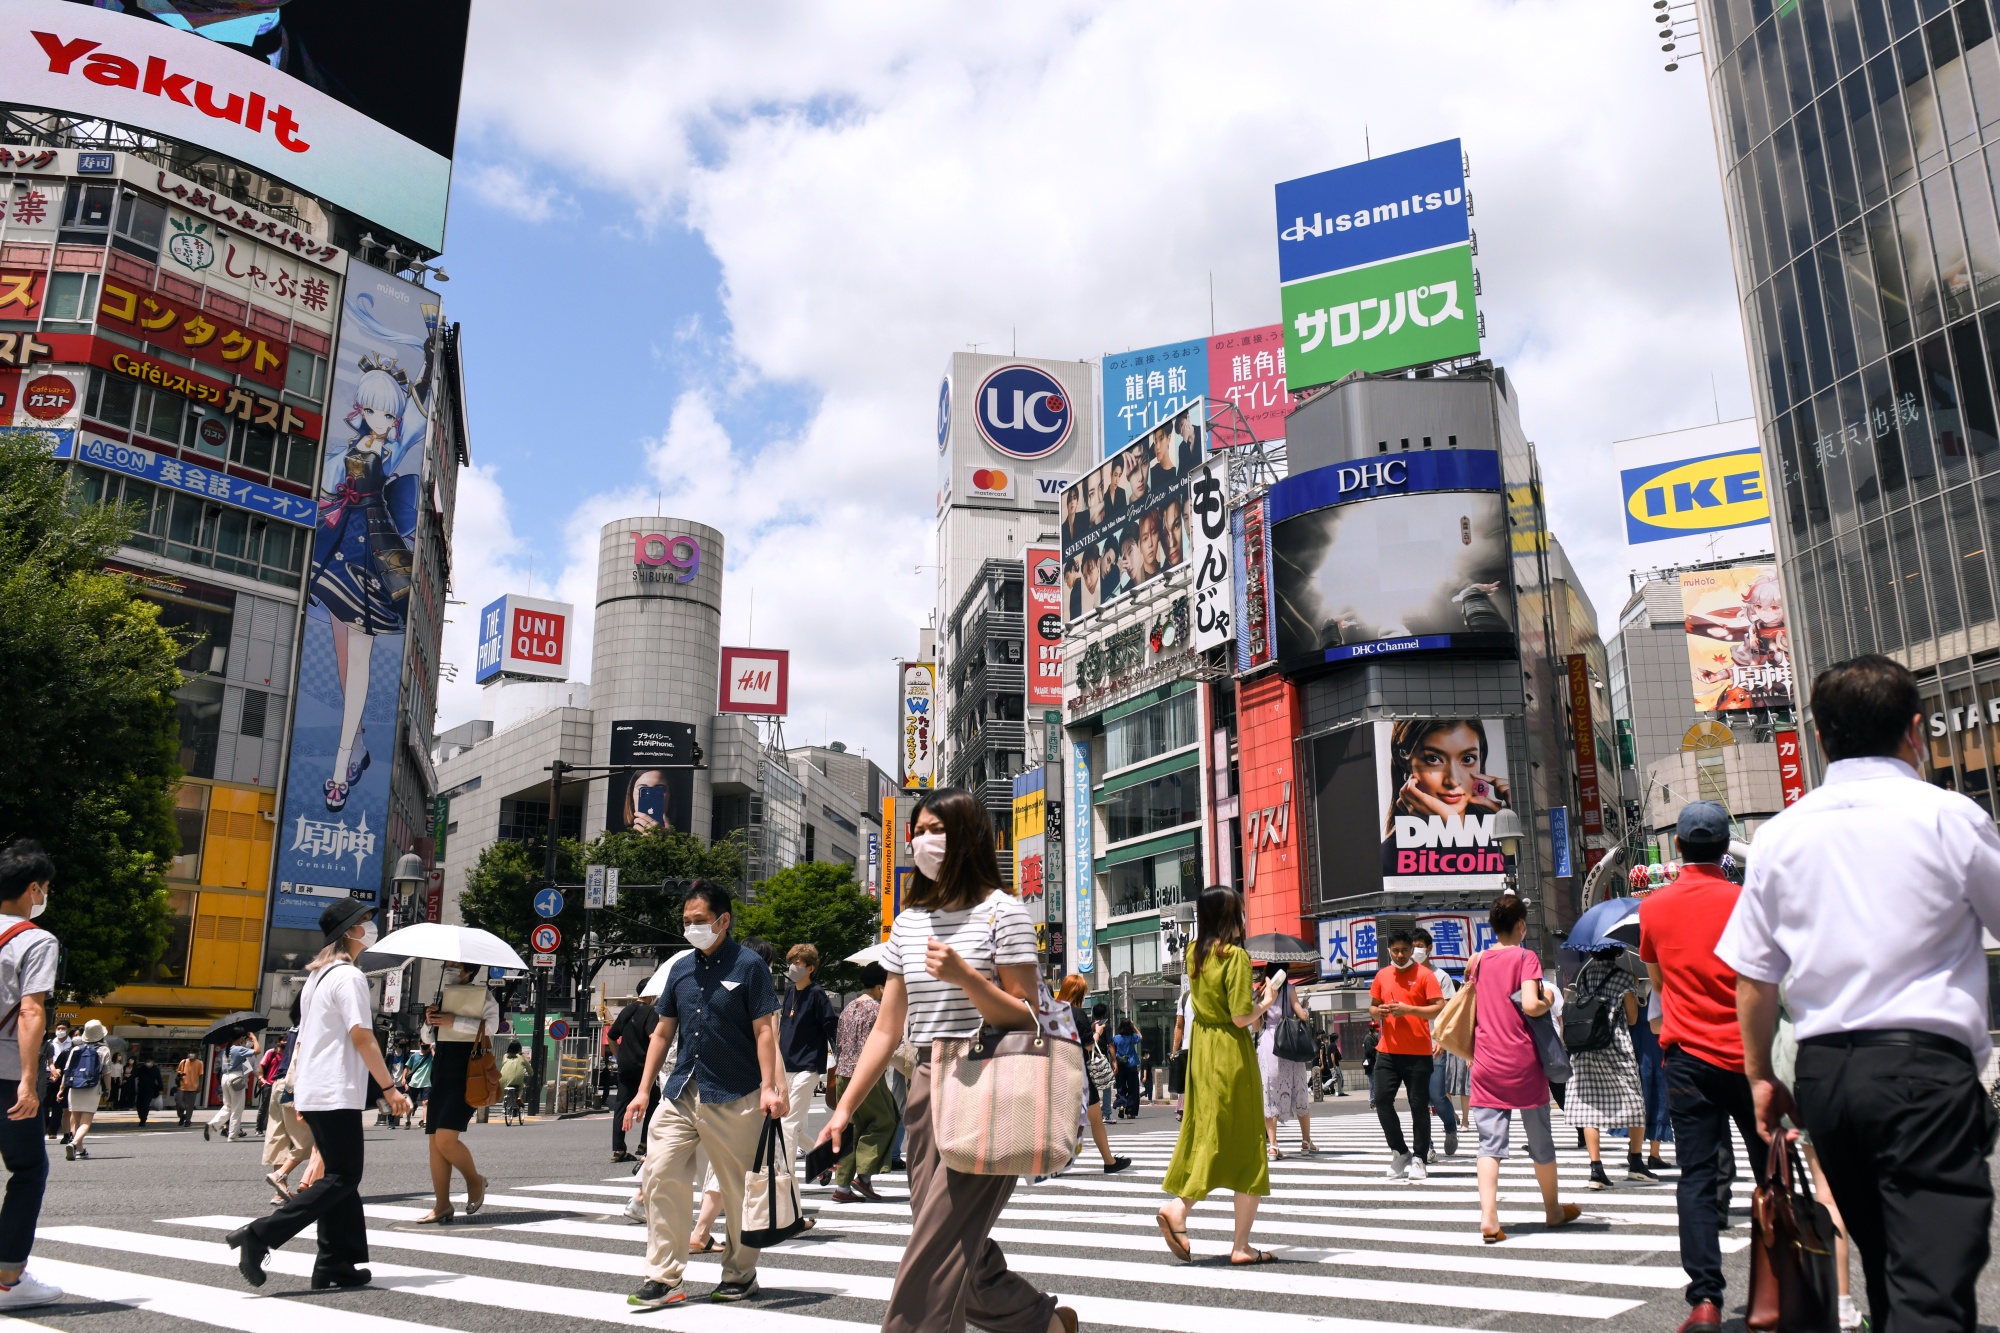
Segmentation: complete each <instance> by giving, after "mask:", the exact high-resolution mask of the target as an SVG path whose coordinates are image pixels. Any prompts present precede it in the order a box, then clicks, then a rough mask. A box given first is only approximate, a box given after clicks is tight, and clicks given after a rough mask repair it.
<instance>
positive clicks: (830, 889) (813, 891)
mask: <svg viewBox="0 0 2000 1333" xmlns="http://www.w3.org/2000/svg"><path fill="white" fill-rule="evenodd" d="M735 915H736V931H735V933H736V935H737V936H738V937H739V938H744V939H749V938H755V939H761V940H764V941H767V942H768V943H769V944H770V945H771V947H772V948H774V949H776V950H777V953H778V957H779V959H781V960H782V959H783V958H784V956H785V951H786V950H787V949H789V948H791V947H792V946H793V945H794V944H810V945H812V946H813V947H814V948H816V949H818V950H819V980H820V982H821V984H823V985H825V986H826V987H827V988H828V989H829V990H838V991H850V990H857V989H859V988H860V983H861V969H860V968H858V967H856V966H854V965H853V964H852V963H848V962H843V961H842V960H843V959H845V958H846V957H847V955H849V954H851V953H853V952H855V951H856V950H858V949H865V948H867V947H868V946H869V945H871V944H873V943H875V942H876V940H878V939H879V938H881V934H882V907H881V904H880V903H878V902H877V901H876V900H875V899H874V898H872V897H870V896H869V894H868V892H867V891H866V890H865V889H863V888H862V887H861V886H860V885H859V884H857V883H856V882H855V879H854V867H853V866H850V865H830V864H828V863H827V862H825V861H812V862H808V863H807V864H805V865H798V866H792V867H790V868H789V869H786V870H780V871H779V872H778V873H777V874H775V875H773V876H771V877H770V878H769V879H767V880H765V881H764V882H763V883H761V884H759V885H758V886H757V901H756V902H754V903H741V904H738V906H737V909H736V913H735Z"/></svg>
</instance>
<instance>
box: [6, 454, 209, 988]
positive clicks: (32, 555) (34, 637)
mask: <svg viewBox="0 0 2000 1333" xmlns="http://www.w3.org/2000/svg"><path fill="white" fill-rule="evenodd" d="M131 530H132V515H131V513H130V512H129V511H126V510H118V509H108V508H103V507H98V506H90V505H83V504H80V503H77V502H76V498H75V496H74V494H73V491H72V488H71V486H70V484H69V480H68V477H67V475H66V473H65V472H64V470H63V469H62V468H61V467H60V466H58V465H56V464H55V463H53V462H52V461H51V460H50V459H49V458H48V446H47V443H46V442H45V441H42V440H39V439H37V438H33V437H30V438H26V439H23V438H20V437H14V438H8V439H0V755H5V756H6V761H5V763H4V764H0V839H12V838H17V837H31V838H36V839H38V840H40V842H41V844H42V846H43V847H44V849H46V850H47V851H48V853H49V855H50V856H51V857H53V858H54V859H55V863H56V881H55V886H54V890H53V893H52V896H51V898H50V902H49V910H48V914H47V915H46V916H44V917H43V918H42V924H43V925H46V926H47V927H48V928H49V929H50V930H52V931H54V932H55V933H56V935H57V936H59V937H60V938H61V939H62V943H63V957H64V960H65V967H64V972H63V979H62V986H63V993H64V994H63V998H65V999H70V1000H74V1001H78V1002H82V1003H89V1002H91V1001H94V1000H96V999H98V998H100V997H102V996H103V995H104V994H105V993H106V992H108V991H110V990H112V989H114V988H115V987H117V986H118V985H119V984H120V983H121V982H123V981H125V980H127V979H129V978H130V977H131V976H133V975H134V974H135V973H136V972H138V971H139V970H140V969H142V968H144V967H147V966H149V965H150V964H151V963H153V962H154V960H156V959H157V958H158V957H159V956H160V952H161V950H162V949H164V948H165V947H166V939H167V891H166V869H167V865H168V862H169V861H171V860H172V858H173V856H174V854H175V852H176V851H177V850H178V848H179V837H178V835H177V833H176V832H175V828H174V816H173V792H174V787H175V784H176V783H177V782H178V781H179V780H180V776H181V773H180V769H179V767H178V766H177V765H176V763H175V758H176V754H177V751H178V747H179V737H180V729H179V725H178V723H177V721H176V719H175V715H174V698H173V692H174V691H175V690H176V689H178V688H180V686H181V683H182V677H181V674H180V671H179V669H178V668H177V667H176V665H175V661H176V659H177V658H178V657H179V655H180V653H181V651H182V649H183V646H184V645H182V644H180V643H178V642H176V640H175V639H174V637H173V635H171V634H170V633H168V631H167V630H165V629H163V628H162V627H161V626H160V624H159V621H158V618H157V608H156V607H155V606H154V605H153V604H152V603H150V602H147V601H145V600H143V599H142V598H140V597H139V596H138V592H139V588H140V586H141V585H140V583H139V581H138V580H136V579H133V578H131V577H129V576H126V575H120V574H106V573H103V572H101V569H102V565H103V562H104V560H105V559H106V558H107V557H108V556H109V555H110V554H111V553H112V552H113V551H114V550H116V549H117V547H118V544H119V542H120V541H122V540H123V539H124V538H125V537H126V536H127V535H128V534H129V533H130V532H131Z"/></svg>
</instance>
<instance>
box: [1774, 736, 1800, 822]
mask: <svg viewBox="0 0 2000 1333" xmlns="http://www.w3.org/2000/svg"><path fill="white" fill-rule="evenodd" d="M1771 739H1772V740H1773V741H1775V742H1776V743H1777V746H1778V790H1779V791H1781V792H1782V793H1784V798H1785V805H1786V806H1787V807H1789V806H1793V805H1796V804H1798V800H1799V798H1800V797H1801V796H1804V795H1805V794H1806V760H1805V755H1803V754H1802V753H1800V750H1799V733H1798V732H1796V731H1781V732H1779V733H1778V734H1777V735H1775V736H1773V737H1772V738H1771Z"/></svg>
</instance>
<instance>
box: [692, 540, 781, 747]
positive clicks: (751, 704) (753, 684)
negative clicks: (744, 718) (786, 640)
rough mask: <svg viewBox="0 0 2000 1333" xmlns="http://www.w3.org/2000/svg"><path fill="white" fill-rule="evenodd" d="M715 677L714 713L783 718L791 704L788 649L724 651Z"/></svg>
mask: <svg viewBox="0 0 2000 1333" xmlns="http://www.w3.org/2000/svg"><path fill="white" fill-rule="evenodd" d="M688 540H690V541H691V540H693V539H692V538H689V539H688ZM718 678H719V679H720V681H721V682H722V687H721V698H720V699H718V700H717V701H716V705H715V711H716V712H718V713H745V714H748V715H750V716H752V717H783V716H785V714H786V712H787V711H788V710H789V708H790V705H791V695H792V654H791V650H790V649H788V648H724V649H723V650H722V670H721V672H720V674H719V677H718Z"/></svg>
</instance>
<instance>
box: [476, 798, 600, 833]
mask: <svg viewBox="0 0 2000 1333" xmlns="http://www.w3.org/2000/svg"><path fill="white" fill-rule="evenodd" d="M548 831H549V803H548V800H547V799H546V798H533V797H531V798H528V799H526V800H521V799H516V798H514V797H507V798H505V799H503V800H502V801H501V802H500V831H499V833H498V834H497V835H496V836H497V837H498V838H499V840H500V841H501V842H540V841H541V840H542V838H543V837H544V836H545V835H546V834H547V833H548ZM557 834H558V836H560V837H564V838H576V839H578V840H579V841H580V840H581V839H582V838H583V807H582V806H580V805H569V804H565V805H564V806H563V807H562V822H561V824H560V826H559V827H558V829H557Z"/></svg>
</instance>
